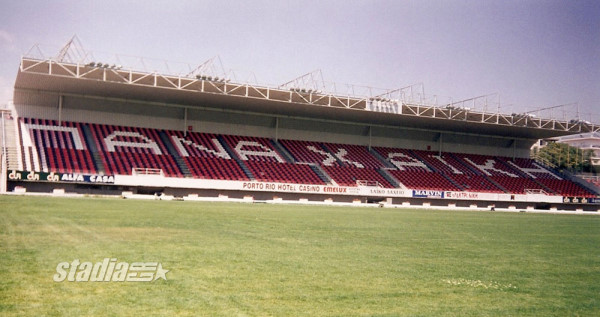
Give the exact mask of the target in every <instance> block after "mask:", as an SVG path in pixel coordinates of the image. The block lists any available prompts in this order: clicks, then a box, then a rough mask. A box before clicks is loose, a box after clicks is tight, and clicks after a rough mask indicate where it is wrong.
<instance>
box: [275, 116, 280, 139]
mask: <svg viewBox="0 0 600 317" xmlns="http://www.w3.org/2000/svg"><path fill="white" fill-rule="evenodd" d="M278 141H279V117H275V142H278Z"/></svg>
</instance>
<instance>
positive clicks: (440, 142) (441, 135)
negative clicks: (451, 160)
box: [438, 132, 444, 157]
mask: <svg viewBox="0 0 600 317" xmlns="http://www.w3.org/2000/svg"><path fill="white" fill-rule="evenodd" d="M443 135H444V134H443V133H441V132H440V140H439V145H440V147H439V152H438V156H440V157H441V156H442V147H443V145H444V142H443V141H442V138H443Z"/></svg>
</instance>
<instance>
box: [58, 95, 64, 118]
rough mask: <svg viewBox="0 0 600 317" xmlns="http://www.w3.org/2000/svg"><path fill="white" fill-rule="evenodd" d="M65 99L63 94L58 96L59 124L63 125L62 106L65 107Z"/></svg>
mask: <svg viewBox="0 0 600 317" xmlns="http://www.w3.org/2000/svg"><path fill="white" fill-rule="evenodd" d="M64 100H65V96H63V95H59V96H58V125H62V108H63V102H64Z"/></svg>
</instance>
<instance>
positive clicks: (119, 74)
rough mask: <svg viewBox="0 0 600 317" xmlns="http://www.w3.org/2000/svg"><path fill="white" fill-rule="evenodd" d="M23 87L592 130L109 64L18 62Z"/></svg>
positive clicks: (503, 128) (507, 128)
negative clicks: (378, 105)
mask: <svg viewBox="0 0 600 317" xmlns="http://www.w3.org/2000/svg"><path fill="white" fill-rule="evenodd" d="M27 91H36V92H45V93H50V94H57V95H65V96H83V97H89V98H101V99H107V100H111V99H113V100H128V101H132V102H145V103H152V104H159V105H165V106H175V107H189V108H210V109H217V110H221V111H236V112H252V113H259V114H264V115H268V116H281V117H301V118H309V119H315V120H334V121H339V122H352V123H358V124H365V125H384V126H402V127H406V128H413V129H423V130H434V131H439V132H445V131H448V132H452V133H471V134H481V135H490V136H500V137H508V138H526V139H542V138H549V137H557V136H562V135H568V134H573V133H583V132H592V131H597V130H598V127H597V126H595V125H593V124H589V123H585V122H576V123H574V122H573V120H571V121H561V120H556V119H543V118H537V117H535V116H527V115H515V114H513V115H506V114H500V113H486V112H480V111H473V110H470V109H468V108H460V107H439V106H430V105H418V104H408V103H404V102H398V100H395V101H394V100H383V101H381V100H375V99H373V98H364V97H353V96H340V95H333V94H329V93H324V92H320V91H305V90H302V91H301V90H286V89H282V88H270V87H264V86H257V85H250V84H238V83H231V82H228V81H224V80H222V79H217V80H211V79H206V78H200V77H198V78H190V77H182V76H172V75H163V74H158V73H147V72H139V71H133V70H125V69H121V68H115V67H114V65H113V67H110V66H108V65H103V66H100V67H98V66H95V65H82V64H73V63H63V62H57V61H55V60H53V59H47V60H40V59H32V58H23V59H22V61H21V67H20V69H19V72H18V74H17V79H16V81H15V98H14V103H15V104H19V103H23V102H25V101H24V100H21V99H20V98H21V97H20V96H19V93H17V92H25V93H26V92H27ZM373 102H383V103H387V105H395V106H396V107H397V108H396V109H397V110H396V111H397V112H398V113H390V112H381V111H372V110H368V109H370V108H369V105H370V104H371V103H373ZM387 109H390V108H387Z"/></svg>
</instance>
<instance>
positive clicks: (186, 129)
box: [183, 107, 188, 136]
mask: <svg viewBox="0 0 600 317" xmlns="http://www.w3.org/2000/svg"><path fill="white" fill-rule="evenodd" d="M187 117H188V108H187V107H185V108H183V136H187V132H188V125H187Z"/></svg>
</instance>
